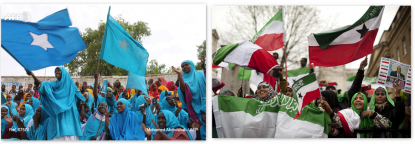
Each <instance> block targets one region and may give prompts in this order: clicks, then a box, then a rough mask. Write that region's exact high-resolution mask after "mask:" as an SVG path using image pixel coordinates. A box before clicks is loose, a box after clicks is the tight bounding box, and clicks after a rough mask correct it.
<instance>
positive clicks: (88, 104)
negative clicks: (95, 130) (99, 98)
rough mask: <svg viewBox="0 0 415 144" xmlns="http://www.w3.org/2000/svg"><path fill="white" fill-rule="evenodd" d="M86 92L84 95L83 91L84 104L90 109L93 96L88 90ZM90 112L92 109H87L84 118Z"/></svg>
mask: <svg viewBox="0 0 415 144" xmlns="http://www.w3.org/2000/svg"><path fill="white" fill-rule="evenodd" d="M86 93H87V95H85V93H84V97H85V101H86V105H87V106H88V107H89V109H91V107H92V103H93V102H94V97H92V95H91V94H90V93H89V92H86ZM91 114H92V111H91V110H89V111H88V113H86V118H87V119H88V118H89V116H91Z"/></svg>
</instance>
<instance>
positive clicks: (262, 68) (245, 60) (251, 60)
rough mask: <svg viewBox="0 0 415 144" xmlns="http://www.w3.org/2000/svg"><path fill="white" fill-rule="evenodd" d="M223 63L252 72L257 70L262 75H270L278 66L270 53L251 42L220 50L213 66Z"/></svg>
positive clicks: (232, 45) (247, 41) (246, 41)
mask: <svg viewBox="0 0 415 144" xmlns="http://www.w3.org/2000/svg"><path fill="white" fill-rule="evenodd" d="M221 62H227V63H232V64H236V65H239V66H241V67H245V68H247V69H251V70H252V69H255V70H257V71H259V72H262V73H268V72H269V71H271V70H272V69H273V68H275V67H277V66H278V63H277V61H276V60H275V59H274V57H273V56H272V55H271V54H270V53H268V52H267V51H265V50H264V49H262V48H261V47H259V46H258V45H255V44H253V43H252V42H250V41H249V40H245V41H243V42H241V43H236V44H231V45H227V46H224V47H222V48H220V49H219V50H218V51H217V52H216V54H215V56H214V58H213V64H215V65H219V64H220V63H221Z"/></svg>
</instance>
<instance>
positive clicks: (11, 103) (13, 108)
mask: <svg viewBox="0 0 415 144" xmlns="http://www.w3.org/2000/svg"><path fill="white" fill-rule="evenodd" d="M12 99H14V96H13V95H12V94H8V95H6V100H7V103H6V106H7V107H8V108H9V110H11V112H12V115H19V114H18V113H17V110H16V107H17V106H18V105H17V103H16V102H14V101H12Z"/></svg>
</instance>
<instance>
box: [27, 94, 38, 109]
mask: <svg viewBox="0 0 415 144" xmlns="http://www.w3.org/2000/svg"><path fill="white" fill-rule="evenodd" d="M31 99H32V105H31V106H32V108H33V110H34V111H36V109H37V107H39V106H40V101H39V100H38V99H36V98H33V97H32V98H31ZM28 102H29V100H27V101H26V103H28Z"/></svg>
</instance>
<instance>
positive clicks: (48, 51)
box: [1, 9, 86, 71]
mask: <svg viewBox="0 0 415 144" xmlns="http://www.w3.org/2000/svg"><path fill="white" fill-rule="evenodd" d="M71 25H72V22H71V19H70V18H69V13H68V10H67V9H64V10H61V11H58V12H56V13H53V14H51V15H49V16H47V17H45V18H43V19H42V20H40V21H38V22H37V23H32V22H23V21H20V20H4V19H2V20H1V46H2V47H3V49H4V50H6V51H7V52H8V53H9V54H10V55H11V56H12V57H13V58H14V59H16V60H17V62H19V63H20V64H21V65H22V66H23V67H24V68H25V69H27V70H30V71H34V70H39V69H42V68H46V67H49V66H60V65H64V64H67V63H69V62H70V61H72V60H73V59H74V58H75V57H76V55H78V52H79V51H82V50H84V49H85V48H86V45H85V43H84V41H83V39H82V37H81V35H80V33H79V30H78V28H76V27H69V26H71Z"/></svg>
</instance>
